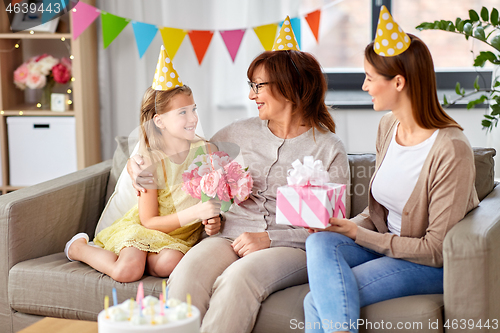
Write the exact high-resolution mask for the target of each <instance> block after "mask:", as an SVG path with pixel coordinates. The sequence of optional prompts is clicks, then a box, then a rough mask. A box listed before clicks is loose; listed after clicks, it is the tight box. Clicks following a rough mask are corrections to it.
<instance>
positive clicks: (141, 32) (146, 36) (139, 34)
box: [132, 21, 158, 58]
mask: <svg viewBox="0 0 500 333" xmlns="http://www.w3.org/2000/svg"><path fill="white" fill-rule="evenodd" d="M132 28H134V36H135V42H136V43H137V49H138V50H139V58H142V56H143V55H144V53H145V52H146V50H147V49H148V47H149V45H150V44H151V42H152V41H153V39H154V38H155V36H156V32H157V31H158V28H157V27H156V25H152V24H147V23H142V22H137V21H132Z"/></svg>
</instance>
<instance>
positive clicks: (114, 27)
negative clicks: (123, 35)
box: [101, 12, 130, 48]
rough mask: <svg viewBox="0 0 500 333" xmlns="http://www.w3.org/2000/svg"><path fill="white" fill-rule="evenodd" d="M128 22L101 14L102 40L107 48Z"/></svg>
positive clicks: (118, 17)
mask: <svg viewBox="0 0 500 333" xmlns="http://www.w3.org/2000/svg"><path fill="white" fill-rule="evenodd" d="M129 22H130V20H129V19H127V18H124V17H120V16H116V15H113V14H110V13H106V12H101V23H102V40H103V42H104V48H107V47H108V46H109V44H111V43H112V42H113V41H114V40H115V38H116V37H118V35H119V34H120V32H122V30H123V29H124V28H125V27H126V26H127V24H128V23H129Z"/></svg>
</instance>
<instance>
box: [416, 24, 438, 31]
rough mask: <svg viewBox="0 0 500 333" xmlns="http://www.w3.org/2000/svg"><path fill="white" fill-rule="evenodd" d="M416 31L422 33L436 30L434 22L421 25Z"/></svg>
mask: <svg viewBox="0 0 500 333" xmlns="http://www.w3.org/2000/svg"><path fill="white" fill-rule="evenodd" d="M415 29H417V30H420V31H422V30H430V29H434V22H423V23H420V25H418V26H416V27H415Z"/></svg>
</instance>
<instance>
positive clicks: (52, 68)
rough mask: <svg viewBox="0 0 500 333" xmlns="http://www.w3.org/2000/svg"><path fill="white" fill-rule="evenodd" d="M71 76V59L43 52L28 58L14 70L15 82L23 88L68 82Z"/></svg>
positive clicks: (38, 87)
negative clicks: (59, 57)
mask: <svg viewBox="0 0 500 333" xmlns="http://www.w3.org/2000/svg"><path fill="white" fill-rule="evenodd" d="M70 78H71V61H70V60H69V59H66V58H62V59H60V60H59V59H57V58H54V57H53V56H50V55H48V54H42V55H39V56H36V57H33V58H30V59H28V60H27V61H26V62H24V63H23V64H22V65H21V66H19V67H18V68H17V69H16V70H15V71H14V84H15V85H16V86H17V87H18V88H19V89H21V90H24V89H26V88H29V89H41V88H44V87H45V86H46V85H47V84H49V85H51V84H53V83H61V84H66V83H68V81H69V80H70Z"/></svg>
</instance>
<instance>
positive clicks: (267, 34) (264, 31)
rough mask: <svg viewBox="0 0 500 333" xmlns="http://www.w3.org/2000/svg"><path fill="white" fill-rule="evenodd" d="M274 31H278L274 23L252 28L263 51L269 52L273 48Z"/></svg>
mask: <svg viewBox="0 0 500 333" xmlns="http://www.w3.org/2000/svg"><path fill="white" fill-rule="evenodd" d="M276 30H278V25H277V24H276V23H271V24H266V25H261V26H260V27H255V28H253V31H255V34H256V35H257V37H258V38H259V40H260V43H261V44H262V46H263V47H264V50H266V51H271V49H272V48H273V44H274V38H276Z"/></svg>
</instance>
